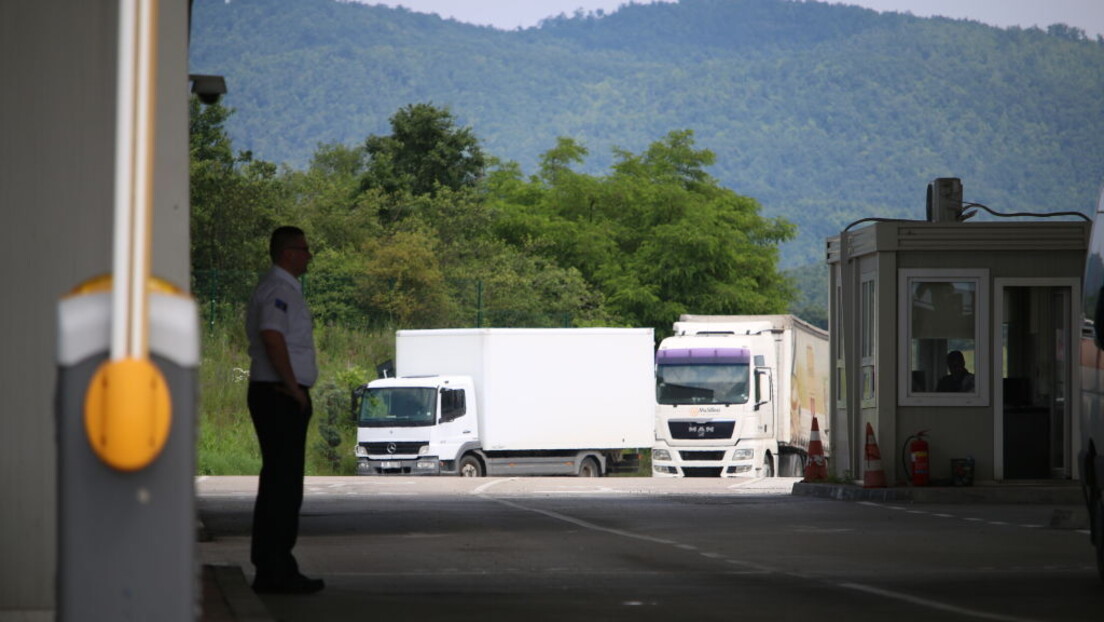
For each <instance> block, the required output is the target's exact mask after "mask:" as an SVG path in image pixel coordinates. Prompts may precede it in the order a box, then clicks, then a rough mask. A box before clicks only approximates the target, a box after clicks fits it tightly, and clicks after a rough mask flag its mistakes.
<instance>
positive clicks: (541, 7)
mask: <svg viewBox="0 0 1104 622" xmlns="http://www.w3.org/2000/svg"><path fill="white" fill-rule="evenodd" d="M360 1H362V2H365V3H367V4H385V5H388V6H404V7H406V8H408V9H410V10H412V11H418V12H422V13H436V14H438V15H440V16H441V17H446V18H454V19H456V20H458V21H462V22H469V23H472V24H480V25H485V26H494V27H496V28H502V29H504V30H513V29H515V28H518V27H522V28H527V27H529V26H535V25H536V24H537V22H539V21H540V20H542V19H544V18H546V17H552V16H556V15H559V14H561V13H566V14H568V15H571V14H572V13H574V12H575V10H576V9H579V8H582V9H584V10H587V11H594V10H597V9H602V10H604V11H605V12H607V13H610V12H613V11H614V10H616V9H617V7H619V6H621V5H622V4H627V3H628V0H360ZM636 1H637V3H638V4H644V3H647V2H651V1H661V2H663V1H669V0H636ZM830 4H852V5H859V6H864V7H867V8H871V9H875V10H878V11H899V12H909V13H912V14H913V15H917V16H921V17H928V16H931V15H942V16H945V17H953V18H958V19H972V20H976V21H979V22H982V23H985V24H990V25H993V26H1000V27H1004V28H1006V27H1008V26H1021V27H1023V28H1029V27H1031V26H1039V27H1040V28H1046V27H1047V26H1049V25H1051V24H1054V23H1063V24H1068V25H1070V26H1075V27H1077V28H1080V29H1082V30H1084V31H1085V32H1086V33H1088V35H1089V36H1090V37H1095V36H1096V35H1104V0H831V2H830Z"/></svg>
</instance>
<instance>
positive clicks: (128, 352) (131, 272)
mask: <svg viewBox="0 0 1104 622" xmlns="http://www.w3.org/2000/svg"><path fill="white" fill-rule="evenodd" d="M156 28H157V2H156V0H120V2H119V59H118V60H119V63H118V81H117V84H118V92H117V94H116V97H117V101H118V107H117V115H116V120H115V121H116V128H115V143H116V152H115V249H114V266H113V268H114V279H113V284H112V288H113V292H114V294H113V298H112V316H113V317H112V326H111V359H112V360H120V359H123V358H137V359H144V358H147V357H148V354H149V338H148V334H149V319H148V309H147V307H148V293H147V288H148V284H149V276H150V246H151V244H150V235H151V214H152V210H153V150H154V142H153V141H154V124H155V118H154V117H155V115H154V110H155V106H156V95H155V93H156V91H155V89H156V87H157V85H156V84H155V80H154V77H155V71H154V69H155V68H156V66H157V37H156Z"/></svg>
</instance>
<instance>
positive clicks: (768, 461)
mask: <svg viewBox="0 0 1104 622" xmlns="http://www.w3.org/2000/svg"><path fill="white" fill-rule="evenodd" d="M763 477H774V458H772V457H771V455H770V454H767V455H766V457H764V458H763Z"/></svg>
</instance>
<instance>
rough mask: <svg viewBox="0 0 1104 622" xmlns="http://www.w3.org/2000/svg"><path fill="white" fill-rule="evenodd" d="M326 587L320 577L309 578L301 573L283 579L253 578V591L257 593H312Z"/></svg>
mask: <svg viewBox="0 0 1104 622" xmlns="http://www.w3.org/2000/svg"><path fill="white" fill-rule="evenodd" d="M325 587H326V582H325V581H323V580H322V579H311V578H308V577H305V576H303V575H301V574H299V575H295V576H293V577H290V578H285V579H273V578H270V577H263V576H258V577H256V578H254V579H253V591H254V592H256V593H258V594H314V593H315V592H321V591H322V590H323V589H324V588H325Z"/></svg>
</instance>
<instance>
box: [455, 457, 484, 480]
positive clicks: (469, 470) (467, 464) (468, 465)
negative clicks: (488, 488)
mask: <svg viewBox="0 0 1104 622" xmlns="http://www.w3.org/2000/svg"><path fill="white" fill-rule="evenodd" d="M456 471H457V473H458V474H459V475H460V477H483V463H482V462H480V461H479V458H476V457H475V456H473V455H471V454H467V455H466V456H464V457H463V458H460V466H459V468H457V469H456Z"/></svg>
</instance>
